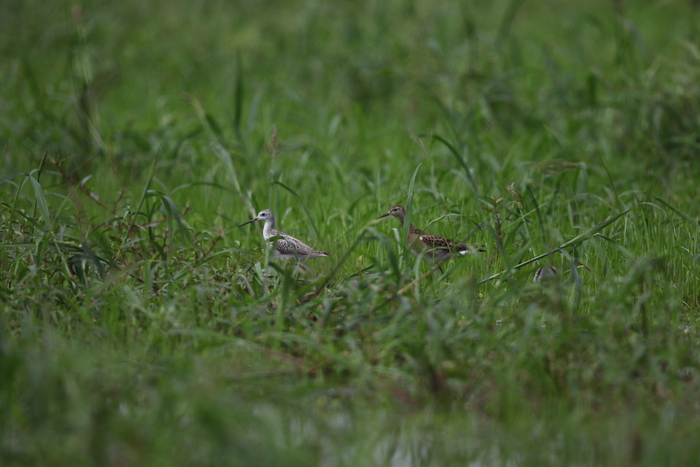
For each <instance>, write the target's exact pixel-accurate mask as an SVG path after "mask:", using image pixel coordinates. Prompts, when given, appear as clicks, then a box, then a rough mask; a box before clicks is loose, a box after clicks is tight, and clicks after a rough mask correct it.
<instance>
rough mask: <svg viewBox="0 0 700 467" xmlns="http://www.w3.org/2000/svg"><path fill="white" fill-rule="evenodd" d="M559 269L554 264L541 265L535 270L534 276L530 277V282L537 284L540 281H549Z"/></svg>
mask: <svg viewBox="0 0 700 467" xmlns="http://www.w3.org/2000/svg"><path fill="white" fill-rule="evenodd" d="M558 274H559V271H557V268H555V267H554V266H542V267H541V268H539V269H538V270H537V271H535V277H533V278H532V282H534V283H535V284H539V283H541V282H549V281H551V280H552V279H554V278H555V277H557V275H558Z"/></svg>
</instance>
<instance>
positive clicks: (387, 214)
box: [377, 211, 391, 219]
mask: <svg viewBox="0 0 700 467" xmlns="http://www.w3.org/2000/svg"><path fill="white" fill-rule="evenodd" d="M390 215H391V211H389V212H387V213H386V214H382V215H381V216H379V217H377V219H381V218H382V217H387V216H390Z"/></svg>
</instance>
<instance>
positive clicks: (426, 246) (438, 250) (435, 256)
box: [377, 204, 485, 264]
mask: <svg viewBox="0 0 700 467" xmlns="http://www.w3.org/2000/svg"><path fill="white" fill-rule="evenodd" d="M387 216H392V217H395V218H397V219H398V220H399V221H400V222H401V226H403V222H404V219H405V218H406V209H405V208H404V207H403V206H401V205H398V204H397V205H396V206H394V207H392V208H391V209H389V212H387V213H386V214H382V215H381V216H379V217H378V218H377V219H381V218H383V217H387ZM406 240H407V242H408V246H409V248H411V252H412V253H413V254H414V255H416V256H418V255H420V254H421V251H425V253H424V254H423V257H424V258H425V259H426V260H428V261H429V262H431V263H434V264H440V263H442V262H445V261H447V260H448V259H450V257H452V255H454V254H460V255H466V254H469V253H479V252H484V251H485V250H484V247H483V246H476V245H465V244H464V243H457V242H455V241H453V240H450V239H449V238H445V237H441V236H440V235H435V234H431V233H427V232H423V231H422V230H420V229H418V228H417V227H416V226H415V225H413V223H411V225H410V227H409V229H408V238H407V239H406Z"/></svg>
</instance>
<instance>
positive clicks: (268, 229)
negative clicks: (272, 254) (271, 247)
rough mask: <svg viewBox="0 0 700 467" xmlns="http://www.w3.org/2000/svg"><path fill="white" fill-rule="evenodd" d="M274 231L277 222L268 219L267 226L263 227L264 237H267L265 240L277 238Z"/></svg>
mask: <svg viewBox="0 0 700 467" xmlns="http://www.w3.org/2000/svg"><path fill="white" fill-rule="evenodd" d="M273 230H275V220H274V219H266V220H265V226H264V227H263V237H265V240H267V239H268V238H270V237H274V236H275V235H274V234H273V233H272V232H273Z"/></svg>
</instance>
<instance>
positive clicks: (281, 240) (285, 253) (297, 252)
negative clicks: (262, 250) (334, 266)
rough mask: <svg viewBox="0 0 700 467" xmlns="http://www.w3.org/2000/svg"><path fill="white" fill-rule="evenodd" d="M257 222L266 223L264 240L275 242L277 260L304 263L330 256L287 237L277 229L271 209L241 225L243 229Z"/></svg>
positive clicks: (289, 236) (261, 212)
mask: <svg viewBox="0 0 700 467" xmlns="http://www.w3.org/2000/svg"><path fill="white" fill-rule="evenodd" d="M255 221H265V226H264V227H263V238H265V240H267V241H270V242H275V256H276V257H277V258H282V259H289V258H295V259H296V260H297V261H304V260H306V259H309V258H322V257H325V256H329V253H327V252H325V251H320V250H314V249H313V248H311V247H310V246H309V245H307V244H306V243H304V242H302V241H301V240H299V239H296V238H294V237H292V236H291V235H287V234H286V233H284V232H280V231H279V230H276V229H275V215H274V214H273V213H272V211H270V210H269V209H265V210H264V211H260V213H258V216H257V217H256V218H255V219H253V220H250V221H248V222H244V223H243V224H241V225H239V227H243V226H244V225H246V224H250V223H252V222H255Z"/></svg>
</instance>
